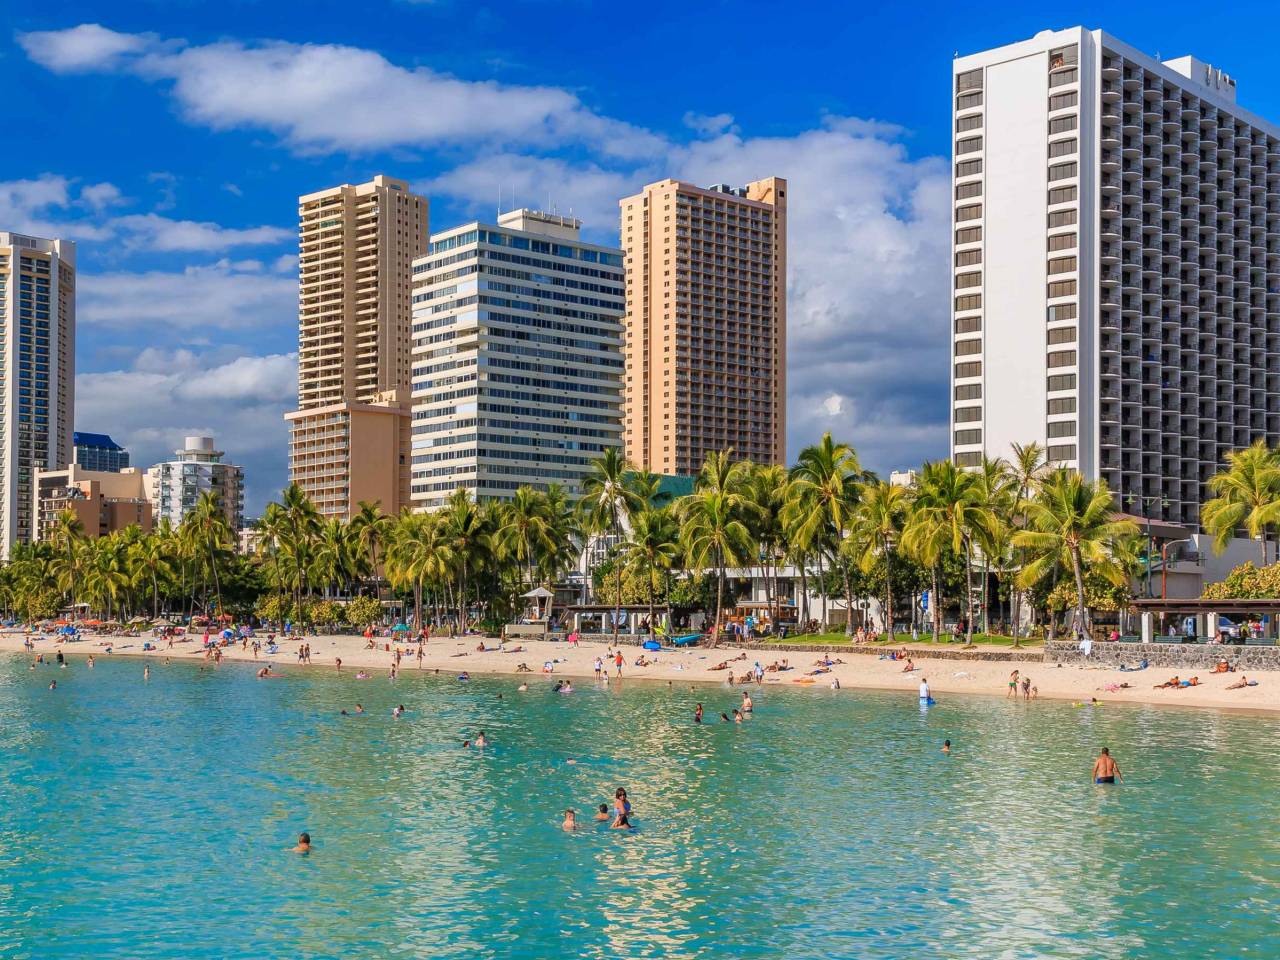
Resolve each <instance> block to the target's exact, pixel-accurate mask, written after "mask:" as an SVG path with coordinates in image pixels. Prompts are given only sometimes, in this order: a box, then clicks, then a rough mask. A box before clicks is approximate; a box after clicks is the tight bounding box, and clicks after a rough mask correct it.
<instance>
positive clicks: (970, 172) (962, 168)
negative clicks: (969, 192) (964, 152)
mask: <svg viewBox="0 0 1280 960" xmlns="http://www.w3.org/2000/svg"><path fill="white" fill-rule="evenodd" d="M981 172H982V158H981V157H979V158H978V159H977V160H961V161H960V162H959V163H957V164H956V176H957V177H972V176H976V175H977V174H979V173H981Z"/></svg>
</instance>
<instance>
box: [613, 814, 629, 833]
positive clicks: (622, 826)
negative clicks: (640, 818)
mask: <svg viewBox="0 0 1280 960" xmlns="http://www.w3.org/2000/svg"><path fill="white" fill-rule="evenodd" d="M609 829H610V830H630V829H632V826H631V818H630V816H628V815H627V814H625V813H620V814H618V816H617V817H616V818H615V819H614V821H613V823H611V824H609Z"/></svg>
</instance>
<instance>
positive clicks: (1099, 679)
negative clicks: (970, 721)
mask: <svg viewBox="0 0 1280 960" xmlns="http://www.w3.org/2000/svg"><path fill="white" fill-rule="evenodd" d="M24 639H25V636H24V634H22V633H21V632H17V631H10V632H5V633H0V651H8V652H11V653H15V654H23V655H29V654H27V653H26V651H25V650H24V648H23V641H24ZM146 639H147V638H139V637H129V638H122V637H112V638H105V637H98V636H94V635H89V636H88V637H87V638H86V639H84V640H80V641H78V642H74V643H59V642H58V641H57V640H55V639H54V638H52V637H41V638H39V639H37V640H36V641H35V652H36V653H44V654H45V655H46V656H52V655H54V654H55V653H56V652H57V651H58V650H59V649H61V650H62V651H63V653H64V655H65V656H66V657H68V658H69V660H70V662H71V664H72V665H73V666H74V664H75V663H76V662H77V661H83V660H84V659H85V658H86V657H87V656H88V655H90V654H93V655H94V656H95V657H99V658H100V657H108V656H111V657H153V658H161V659H162V658H164V657H171V658H175V659H178V658H181V659H191V660H202V659H203V658H204V652H203V651H202V650H201V649H200V640H199V638H196V639H194V640H191V641H188V642H175V643H174V645H173V647H172V648H168V646H167V641H164V642H160V643H159V647H160V649H159V650H157V651H153V652H149V653H148V652H145V651H143V649H142V646H143V643H145V642H146ZM308 642H309V643H310V644H311V648H312V656H311V661H312V662H311V665H310V666H306V665H303V664H299V663H298V657H297V649H298V643H299V641H297V640H293V641H290V642H289V643H287V644H282V645H281V646H280V650H279V653H277V654H276V655H274V656H266V655H263V656H261V657H260V658H259V662H261V663H264V664H270V665H271V667H272V670H273V671H274V672H279V673H289V672H290V671H294V670H330V671H333V670H335V669H336V664H335V661H336V659H338V658H341V660H342V673H343V675H344V676H349V677H351V678H352V681H353V682H355V679H356V673H357V672H358V671H360V670H362V669H363V670H364V671H366V672H368V673H369V674H371V675H372V678H374V679H379V678H383V679H385V677H386V676H387V673H388V671H389V669H390V667H391V665H392V663H393V660H394V652H393V651H394V650H395V648H396V644H395V642H394V641H387V640H385V639H380V640H378V646H377V648H376V649H373V650H369V649H366V641H365V639H364V638H363V637H360V636H346V635H341V636H312V637H309V638H308ZM388 643H390V644H391V650H387V649H386V646H387V644H388ZM480 644H481V638H480V637H467V638H456V639H452V640H450V639H448V638H433V639H432V640H431V641H430V642H428V643H427V645H426V648H425V652H424V656H423V659H422V661H421V663H419V661H418V660H417V657H416V648H414V647H408V646H405V645H403V644H401V645H400V649H401V650H402V652H403V654H404V658H403V660H402V662H401V665H400V671H401V673H402V674H405V675H412V674H413V673H417V672H420V671H421V672H425V671H437V670H438V671H440V672H441V673H447V674H458V673H461V672H462V671H464V670H465V671H467V672H468V673H470V674H472V675H482V674H496V675H520V676H522V677H523V678H524V679H527V680H528V681H529V682H530V683H549V682H552V681H554V680H555V679H556V678H558V677H573V678H587V679H589V680H590V679H592V678H593V677H594V663H595V659H596V658H597V657H606V656H607V655H608V653H609V648H608V646H607V645H606V644H600V643H584V644H581V645H579V646H570V645H568V644H566V643H563V642H550V641H525V642H523V643H522V644H521V643H509V644H507V649H506V651H505V652H504V651H501V650H499V649H497V641H496V640H492V639H489V640H485V641H484V644H485V646H486V650H485V651H484V652H480V650H479V649H478V647H479V646H480ZM107 645H111V646H112V649H113V651H114V652H113V653H110V654H108V653H107V652H106V647H107ZM520 646H523V648H524V649H523V650H520V651H517V650H516V649H515V648H517V647H520ZM911 652H912V656H913V661H914V665H915V668H916V669H915V670H914V671H913V672H911V673H907V672H904V670H903V667H904V666H905V664H904V663H902V662H901V661H895V660H887V659H885V660H881V659H878V658H877V657H875V656H867V655H860V654H856V653H854V654H846V655H844V657H843V659H844V660H845V661H846V662H844V663H837V664H835V665H834V666H832V667H831V670H830V673H824V674H819V675H816V676H806V674H807V673H808V672H809V671H811V670H815V669H817V667H816V666H815V661H818V660H820V659H823V658H825V657H828V656H829V657H831V658H832V659H833V660H839V659H841V654H839V653H832V654H820V653H812V652H808V651H800V650H786V649H783V648H779V649H778V650H777V651H773V650H739V649H737V648H735V647H731V646H720V647H718V648H716V649H714V650H711V649H704V648H698V647H693V648H689V649H685V650H670V651H668V650H662V651H659V652H657V653H656V654H655V653H648V652H645V651H642V650H641V649H640V648H638V647H635V646H624V647H622V654H623V657H624V660H625V662H624V665H623V668H622V681H623V682H624V683H625V682H630V681H634V680H641V681H661V682H665V681H671V682H672V683H688V684H719V685H721V686H725V685H726V682H727V681H726V674H727V673H728V671H726V670H713V669H711V668H713V667H715V666H717V665H718V664H720V663H721V662H725V661H727V662H728V663H729V666H730V667H731V668H732V670H733V673H734V675H735V678H741V676H742V675H743V674H745V673H747V672H748V671H749V670H751V668H752V667H753V665H754V663H755V662H756V661H759V662H760V664H761V666H763V667H766V668H767V667H768V666H769V665H770V664H772V663H774V662H780V661H782V660H783V659H786V660H787V661H789V664H790V666H791V668H792V669H790V670H786V671H779V672H766V673H765V675H764V685H765V686H767V687H787V688H793V689H806V688H811V689H818V690H824V691H829V690H830V688H831V684H832V681H833V680H836V679H838V680H839V681H840V687H841V689H846V690H856V689H870V690H896V691H900V692H901V693H902V694H903V695H904V696H911V697H915V696H917V692H918V687H919V683H920V680H921V678H927V679H928V682H929V687H930V690H931V692H932V693H933V694H934V696H935V697H941V696H945V695H946V694H955V693H959V694H977V695H985V696H999V697H1004V696H1006V695H1007V692H1008V682H1009V675H1010V673H1011V672H1012V671H1013V670H1014V669H1015V668H1016V669H1018V670H1019V671H1021V674H1022V675H1025V676H1029V677H1030V678H1031V681H1032V684H1033V685H1034V687H1035V688H1036V690H1037V691H1038V694H1037V695H1038V696H1039V697H1041V698H1049V699H1057V700H1070V701H1080V702H1087V701H1088V700H1089V699H1090V698H1091V697H1096V698H1097V699H1098V700H1100V701H1103V702H1104V703H1106V702H1113V703H1149V704H1159V705H1162V706H1165V705H1171V706H1181V707H1214V708H1228V709H1243V710H1261V711H1275V710H1280V672H1277V671H1263V672H1258V673H1250V674H1248V677H1249V679H1251V680H1254V679H1256V680H1257V681H1258V685H1257V686H1256V687H1246V688H1244V689H1239V690H1228V689H1226V687H1227V686H1228V685H1230V684H1233V683H1236V682H1237V681H1238V680H1239V679H1240V676H1241V674H1240V673H1238V672H1237V673H1228V674H1207V673H1205V672H1203V671H1201V672H1200V674H1199V677H1200V685H1199V686H1197V687H1191V688H1182V689H1177V690H1173V689H1160V690H1157V689H1153V686H1154V685H1155V684H1158V683H1163V682H1164V681H1165V680H1167V679H1169V677H1170V676H1172V675H1173V672H1172V671H1170V670H1168V669H1167V668H1165V669H1162V670H1157V668H1154V667H1152V668H1149V669H1147V670H1143V671H1140V672H1137V673H1134V672H1122V671H1120V670H1115V669H1107V668H1096V667H1081V666H1062V667H1057V666H1055V665H1053V664H1041V663H1035V662H1032V663H1007V662H990V661H980V660H952V659H947V660H942V659H931V658H930V657H929V651H928V650H927V649H926V648H922V647H914V648H911ZM642 653H643V654H644V656H645V657H646V659H650V660H651V664H650V665H649V666H635V665H634V664H635V660H636V659H637V658H638V657H639V656H640V655H641V654H642ZM917 653H918V656H916V654H917ZM223 657H224V660H237V661H253V659H254V658H253V651H252V649H249V650H243V649H241V647H240V646H239V645H238V644H237V645H235V646H231V647H227V648H224V651H223ZM547 662H550V663H551V664H552V668H553V672H552V673H551V674H549V675H548V674H544V673H543V672H542V671H543V665H544V664H545V663H547ZM522 663H523V664H527V665H528V666H529V668H530V669H531V670H532V673H530V674H518V670H517V668H518V667H519V665H520V664H522ZM609 674H610V679H611V680H615V681H616V674H617V671H616V668H615V667H614V666H613V665H612V663H610V666H609ZM1186 676H1189V675H1186ZM1186 676H1184V679H1185V678H1186ZM1121 683H1128V684H1130V685H1131V687H1130V688H1129V689H1108V687H1109V686H1110V687H1114V686H1115V685H1118V684H1121ZM1019 696H1021V694H1019Z"/></svg>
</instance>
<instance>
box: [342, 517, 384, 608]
mask: <svg viewBox="0 0 1280 960" xmlns="http://www.w3.org/2000/svg"><path fill="white" fill-rule="evenodd" d="M381 507H382V503H381V501H376V502H371V501H369V500H361V501H360V502H359V503H358V504H356V515H355V516H354V517H352V518H351V523H350V524H349V526H350V529H351V533H352V535H353V536H354V537H355V543H356V547H357V551H358V555H359V558H360V561H361V562H360V564H359V566H361V567H362V568H365V569H368V570H369V571H370V572H371V573H372V575H373V583H374V592H375V594H376V595H377V597H378V600H379V601H381V600H382V576H381V574H380V572H379V566H378V553H379V552H380V551H381V550H382V548H383V547H384V546H385V544H386V541H387V536H388V534H389V532H390V530H391V526H392V520H391V517H389V516H387V515H386V514H385V513H383V512H382V509H381Z"/></svg>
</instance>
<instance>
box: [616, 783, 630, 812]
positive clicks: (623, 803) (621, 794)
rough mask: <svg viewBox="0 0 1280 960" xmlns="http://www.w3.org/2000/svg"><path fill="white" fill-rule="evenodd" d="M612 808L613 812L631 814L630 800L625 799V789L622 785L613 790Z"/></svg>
mask: <svg viewBox="0 0 1280 960" xmlns="http://www.w3.org/2000/svg"><path fill="white" fill-rule="evenodd" d="M613 809H614V812H615V813H618V814H626V815H627V816H630V815H631V801H630V800H628V799H627V791H626V790H625V789H623V788H622V787H619V788H618V789H617V790H615V791H613Z"/></svg>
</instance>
